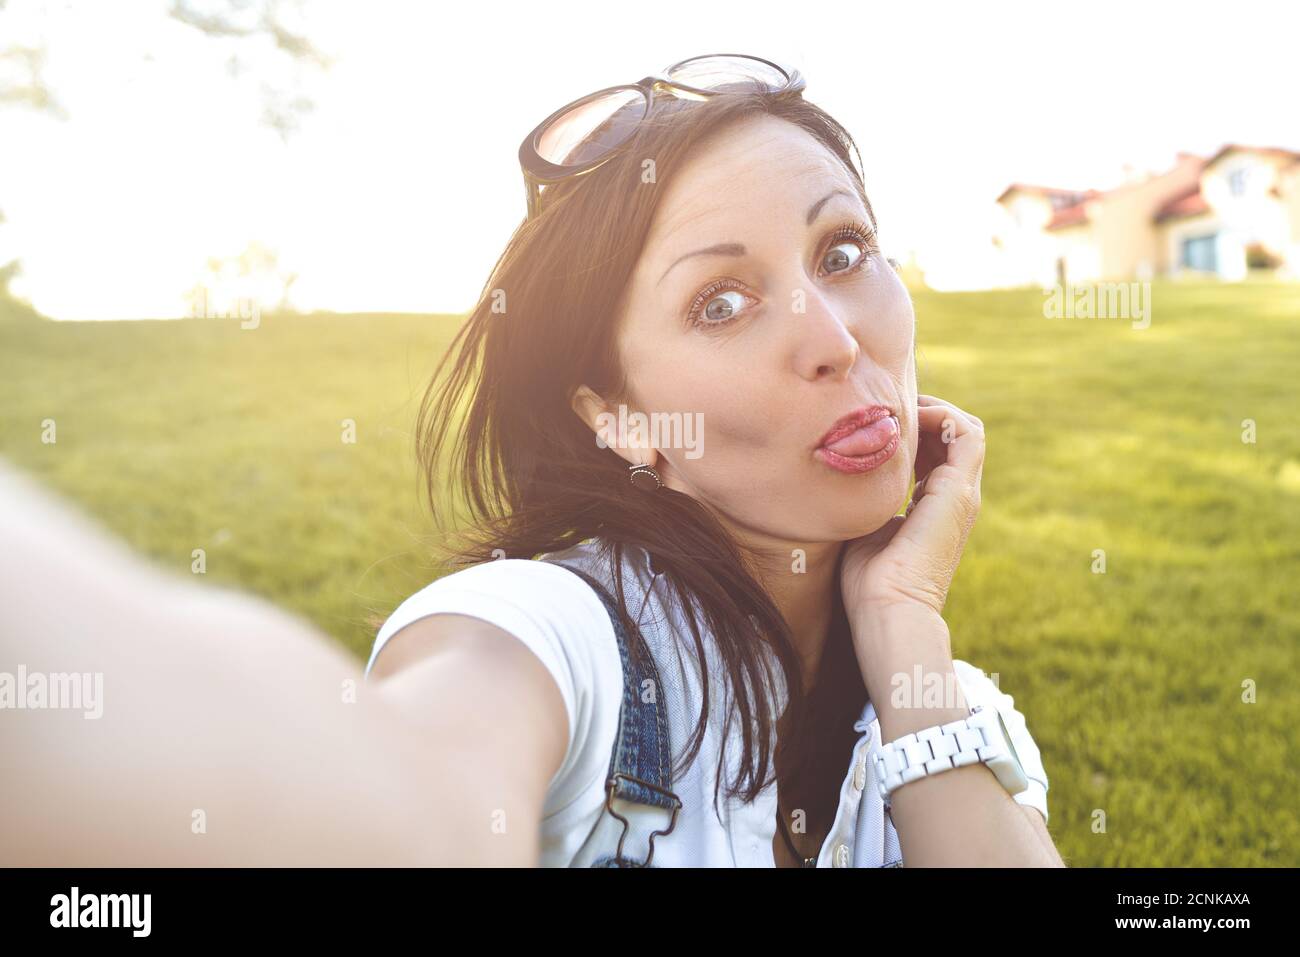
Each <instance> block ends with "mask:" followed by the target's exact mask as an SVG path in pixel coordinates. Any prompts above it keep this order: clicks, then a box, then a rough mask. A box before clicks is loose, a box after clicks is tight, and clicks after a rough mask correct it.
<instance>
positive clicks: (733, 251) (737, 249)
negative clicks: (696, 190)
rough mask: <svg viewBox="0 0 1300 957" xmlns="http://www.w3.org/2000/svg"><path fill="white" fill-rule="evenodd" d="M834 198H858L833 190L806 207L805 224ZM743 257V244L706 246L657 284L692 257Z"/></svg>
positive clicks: (660, 279)
mask: <svg viewBox="0 0 1300 957" xmlns="http://www.w3.org/2000/svg"><path fill="white" fill-rule="evenodd" d="M836 196H847V197H848V198H849V199H858V198H859V197H858V196H857V195H856V194H854V193H850V192H849V191H848V190H847V189H842V188H836V189H833V190H831V191H830V192H829V193H827V194H826V195H825V196H823V197H822V198H821V199H819V200H817V202H815V203H813V204H812V205H811V206H809V207H808V215H807V217H806V218H805V221H804V222H805V224H806V225H808V226H811V225H812V224H813V221H814V220H816V219H817V214H818V213H820V212H821V209H822V207H823V206H825V205H826V204H827V203H829V202H830V201H831V200H832V199H834V198H835V197H836ZM744 255H745V244H744V243H715V244H714V245H712V246H706V247H705V248H704V249H697V250H695V252H691V253H687V254H686V255H685V256H681V257H679V258H678V259H677V260H676V261H674V262H673V264H672V265H671V266H669V267H668V268H667V269H665V270H664V274H663V276H660V277H659V283H661V282H663V281H664V277H665V276H667V275H668V274H669V273H670V272H672V271H673V269H674V268H675V267H676V266H677V264H678V263H680V262H681V261H682V260H684V259H690V258H691V257H692V256H744ZM659 283H655V285H658V284H659Z"/></svg>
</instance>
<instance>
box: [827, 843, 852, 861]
mask: <svg viewBox="0 0 1300 957" xmlns="http://www.w3.org/2000/svg"><path fill="white" fill-rule="evenodd" d="M831 863H832V864H833V865H834V866H835V867H848V866H849V846H848V845H847V844H836V845H835V851H834V853H832V854H831Z"/></svg>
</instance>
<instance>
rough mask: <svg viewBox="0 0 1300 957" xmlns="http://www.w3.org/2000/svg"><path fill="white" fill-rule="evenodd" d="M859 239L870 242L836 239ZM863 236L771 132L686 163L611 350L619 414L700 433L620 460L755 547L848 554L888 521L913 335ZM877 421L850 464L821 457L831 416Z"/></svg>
mask: <svg viewBox="0 0 1300 957" xmlns="http://www.w3.org/2000/svg"><path fill="white" fill-rule="evenodd" d="M855 223H857V224H865V225H866V226H867V229H868V231H867V233H866V236H865V237H859V236H858V235H856V234H855V233H854V232H852V231H851V228H850V230H841V227H843V226H849V227H852V225H853V224H855ZM870 223H871V220H870V216H869V215H868V213H867V210H866V207H865V206H864V205H863V203H862V201H861V200H860V199H859V198H858V193H857V191H856V190H855V188H854V185H853V180H852V179H851V178H850V174H849V173H848V172H847V171H846V170H845V169H844V168H843V166H842V165H841V164H840V162H839V161H838V160H837V159H836V158H835V156H834V155H833V154H832V153H830V152H829V151H828V150H827V149H826V148H825V147H823V146H822V145H821V144H820V143H819V142H818V141H817V140H816V139H815V138H813V137H812V136H811V135H810V134H808V133H806V132H805V131H803V130H801V129H799V128H798V127H796V126H794V125H793V124H791V123H788V122H785V121H783V120H779V119H776V118H773V117H766V116H765V117H762V118H761V119H756V120H752V121H746V122H744V123H742V124H738V125H736V126H734V127H732V128H731V129H729V130H727V131H726V132H725V133H724V134H722V135H720V136H718V137H717V138H716V139H714V140H713V141H711V142H710V144H709V145H708V147H707V148H706V149H703V150H701V151H700V152H699V153H697V154H696V155H695V156H694V157H692V159H691V161H690V162H689V164H688V165H687V166H686V167H685V168H683V169H682V170H681V172H680V174H679V175H678V176H677V177H676V178H675V179H674V180H673V181H672V183H671V185H670V186H669V187H668V189H667V193H666V195H665V196H664V197H663V199H662V200H661V203H660V206H659V207H658V210H657V212H656V215H655V219H654V222H653V223H652V225H651V229H650V234H649V236H648V238H647V242H646V246H645V248H644V250H643V252H642V255H641V258H640V260H639V262H638V264H637V266H636V269H635V272H634V274H633V276H632V286H631V288H630V290H629V297H628V300H627V301H628V306H627V310H626V312H625V314H624V316H623V321H622V323H621V325H620V330H619V342H618V348H619V352H620V355H621V358H622V361H623V363H624V369H625V370H626V372H627V378H628V390H629V393H630V394H629V396H628V407H627V409H626V414H627V415H631V414H632V413H633V412H634V411H640V412H642V413H644V414H645V415H646V416H648V417H650V419H649V422H644V420H643V422H644V424H650V425H652V426H653V414H654V413H668V414H671V413H678V414H679V415H680V420H681V421H683V423H684V422H685V420H687V419H690V420H691V421H692V422H694V423H698V424H699V425H701V426H702V432H701V433H700V434H699V435H694V436H692V435H691V434H690V433H689V432H688V431H687V430H686V429H684V428H683V429H681V430H678V431H676V432H674V431H673V430H671V429H669V428H667V427H664V428H661V429H660V430H659V432H658V434H657V435H655V433H654V431H653V428H652V429H651V431H650V433H649V434H650V437H651V438H655V439H657V442H653V443H652V446H653V448H654V449H655V451H656V452H657V455H652V454H650V453H649V452H648V451H645V450H642V451H639V452H638V451H637V450H635V449H634V450H627V451H624V452H623V454H624V456H625V457H626V458H627V459H628V460H629V461H632V462H649V464H653V465H654V466H655V467H656V469H657V470H658V472H659V475H660V478H661V480H662V481H663V482H664V484H665V485H667V486H668V487H670V488H673V489H676V490H677V491H680V492H683V493H685V494H688V495H691V496H693V497H695V498H697V499H700V500H702V501H704V502H706V503H708V504H709V505H711V506H712V507H713V508H714V509H715V510H716V511H718V512H720V513H722V516H723V518H724V519H725V520H729V522H730V523H731V524H733V525H734V526H738V527H739V530H741V531H742V532H745V533H747V534H748V537H749V538H750V539H752V540H756V541H764V540H765V541H769V542H770V541H773V540H775V541H783V542H833V541H845V540H848V539H851V538H856V537H857V536H860V535H863V534H866V533H867V532H871V531H874V530H875V529H877V528H879V527H880V526H881V525H883V524H884V523H885V522H886V521H888V519H889V518H890V516H892V515H893V514H895V513H896V512H897V511H898V510H899V508H900V507H901V505H902V504H903V502H904V500H905V498H906V495H907V491H908V486H909V482H910V479H911V473H912V466H913V461H914V459H915V456H916V444H917V432H916V372H915V366H914V363H913V335H914V317H913V313H912V303H911V299H910V297H909V295H908V293H907V291H906V289H905V288H904V287H903V285H902V283H901V282H900V281H899V278H898V276H897V274H896V273H895V271H894V270H893V268H891V266H890V265H889V264H888V262H886V260H885V259H884V258H883V256H882V255H881V254H880V252H879V250H878V248H877V246H876V243H875V239H874V237H873V236H872V235H871V232H870ZM864 239H865V242H864ZM881 406H883V407H884V408H885V409H887V410H888V411H889V413H891V414H892V415H893V416H894V417H895V418H894V420H888V419H885V420H881V421H877V422H875V424H873V425H870V426H869V427H868V428H867V429H866V430H865V431H863V432H861V433H859V436H858V438H857V439H856V440H855V441H856V443H857V444H856V445H853V444H850V445H847V446H846V445H840V446H839V448H840V450H841V451H843V452H845V453H846V455H848V456H853V457H851V458H845V459H838V460H836V459H834V457H833V456H828V455H826V454H825V453H824V452H823V451H818V447H819V445H820V444H821V440H822V437H823V436H824V435H825V434H826V433H827V431H828V430H829V429H831V427H832V426H833V425H835V423H836V422H837V420H839V419H840V418H841V417H842V416H845V415H846V414H847V413H850V412H852V411H854V410H857V409H861V408H863V407H867V408H871V407H881ZM604 410H605V411H606V412H607V414H609V415H614V416H616V415H617V414H618V408H617V406H613V407H610V406H604ZM879 414H881V413H879V412H878V413H877V415H879ZM605 421H607V422H608V421H610V420H609V419H606V420H605ZM668 421H670V420H668V419H661V425H663V424H664V423H667V422H668ZM688 445H689V447H681V446H688ZM882 446H883V448H882ZM891 446H892V449H893V451H892V452H891V451H890V449H891ZM864 452H865V453H867V454H862V453H864ZM872 453H874V454H872ZM832 460H834V461H838V463H839V465H840V466H841V467H840V468H838V469H837V468H835V467H833V466H832V465H831V464H828V462H829V461H832Z"/></svg>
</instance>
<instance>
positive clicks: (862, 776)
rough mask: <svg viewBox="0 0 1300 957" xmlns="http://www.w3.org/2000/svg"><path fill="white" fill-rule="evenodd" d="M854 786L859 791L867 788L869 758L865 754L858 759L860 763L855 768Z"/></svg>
mask: <svg viewBox="0 0 1300 957" xmlns="http://www.w3.org/2000/svg"><path fill="white" fill-rule="evenodd" d="M853 786H854V787H855V788H857V789H858V790H859V791H861V790H862V789H863V788H865V787H866V786H867V756H866V755H865V754H864V755H863V756H862V757H861V758H859V759H858V763H857V764H856V765H855V766H854V768H853Z"/></svg>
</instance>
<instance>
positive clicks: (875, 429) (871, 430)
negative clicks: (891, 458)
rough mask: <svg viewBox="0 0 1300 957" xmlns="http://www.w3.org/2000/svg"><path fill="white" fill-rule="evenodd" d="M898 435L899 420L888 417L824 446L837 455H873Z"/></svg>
mask: <svg viewBox="0 0 1300 957" xmlns="http://www.w3.org/2000/svg"><path fill="white" fill-rule="evenodd" d="M897 434H898V420H897V419H895V418H894V417H893V416H892V415H887V416H885V417H884V418H883V419H879V420H877V421H875V422H873V423H871V424H870V425H864V426H863V427H862V428H860V429H858V430H857V431H856V432H850V433H849V434H848V435H846V436H844V438H842V439H837V440H836V441H834V442H832V443H830V444H829V445H824V446H822V448H825V449H828V450H829V451H831V452H834V453H835V454H837V455H855V456H860V455H871V454H872V453H873V452H879V451H880V450H881V449H883V448H884V447H885V446H886V445H888V444H889V443H890V441H891V440H892V439H893V438H894V436H896V435H897Z"/></svg>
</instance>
